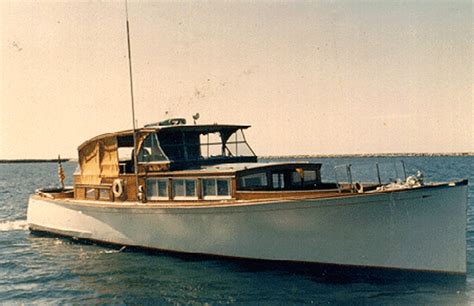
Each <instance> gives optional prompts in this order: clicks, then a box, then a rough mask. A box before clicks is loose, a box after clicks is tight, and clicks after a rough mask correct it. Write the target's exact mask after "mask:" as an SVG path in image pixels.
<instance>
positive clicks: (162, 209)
mask: <svg viewBox="0 0 474 306" xmlns="http://www.w3.org/2000/svg"><path fill="white" fill-rule="evenodd" d="M248 127H249V126H247V125H224V124H212V125H205V124H198V125H196V124H194V125H188V124H185V121H184V120H182V119H180V120H170V121H167V122H162V123H161V125H159V124H154V125H153V124H152V125H148V126H146V127H143V128H139V129H136V130H129V131H122V132H116V133H109V134H104V135H100V136H97V137H94V138H92V139H90V140H88V141H86V142H84V143H83V144H82V145H80V146H79V148H78V151H79V167H78V170H77V171H76V173H74V186H73V187H72V188H71V189H65V190H64V191H61V190H59V191H58V190H53V191H48V190H38V191H37V193H36V194H35V195H32V196H31V197H30V200H29V204H28V224H29V228H30V229H31V230H32V231H44V232H49V233H53V234H59V235H64V236H70V237H76V238H80V239H87V240H92V241H99V242H105V243H111V244H117V245H123V246H137V247H144V248H152V249H158V250H167V251H173V252H183V253H191V254H210V255H217V256H223V257H238V258H250V259H261V260H278V261H296V262H310V263H322V264H335V265H347V266H358V267H376V268H390V269H403V270H415V271H431V272H441V273H453V274H465V273H466V238H465V233H466V205H467V188H468V187H467V180H460V181H456V182H447V183H429V184H428V183H425V182H423V180H422V178H421V177H419V176H418V177H417V176H409V177H408V178H407V179H404V180H403V181H398V182H395V183H394V182H392V183H390V184H382V183H381V182H376V183H359V182H352V181H351V180H347V182H345V183H341V182H332V183H331V182H324V181H323V180H322V179H321V164H319V163H309V162H284V163H263V162H259V161H258V159H257V157H256V155H255V154H254V152H253V151H252V149H251V148H250V146H249V145H248V143H247V141H246V139H245V136H244V130H246V129H247V128H248ZM134 136H135V137H134ZM134 148H136V150H135V149H134ZM135 152H138V153H137V154H135ZM134 157H136V163H135V162H134Z"/></svg>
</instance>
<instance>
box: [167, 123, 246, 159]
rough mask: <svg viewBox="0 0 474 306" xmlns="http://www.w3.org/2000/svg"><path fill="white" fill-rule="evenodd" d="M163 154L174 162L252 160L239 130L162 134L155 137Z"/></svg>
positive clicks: (168, 132)
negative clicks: (247, 158) (237, 158)
mask: <svg viewBox="0 0 474 306" xmlns="http://www.w3.org/2000/svg"><path fill="white" fill-rule="evenodd" d="M158 138H159V142H160V145H161V148H162V149H163V152H164V153H165V154H166V156H167V157H168V158H169V160H171V161H174V162H190V161H193V162H195V161H204V160H210V161H214V160H221V159H229V158H235V157H255V154H254V153H253V151H252V149H250V147H249V145H248V144H247V142H246V140H245V137H244V134H243V131H241V130H237V131H235V130H225V129H223V130H212V131H208V130H195V131H180V130H176V131H174V130H166V129H165V130H162V131H160V132H159V133H158Z"/></svg>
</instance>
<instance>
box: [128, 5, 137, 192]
mask: <svg viewBox="0 0 474 306" xmlns="http://www.w3.org/2000/svg"><path fill="white" fill-rule="evenodd" d="M125 15H126V19H127V47H128V71H129V75H130V97H131V100H132V124H133V169H134V173H135V185H136V191H137V200H138V161H137V154H138V152H137V130H136V127H135V101H134V99H133V75H132V51H131V47H130V26H129V24H128V2H127V0H125Z"/></svg>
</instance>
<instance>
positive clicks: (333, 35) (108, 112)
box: [0, 1, 474, 158]
mask: <svg viewBox="0 0 474 306" xmlns="http://www.w3.org/2000/svg"><path fill="white" fill-rule="evenodd" d="M129 17H130V27H131V43H132V61H133V73H134V75H133V77H134V90H135V103H136V119H137V120H138V125H139V126H142V125H143V124H145V123H149V122H156V121H158V120H162V119H164V118H166V117H182V116H183V117H187V118H188V120H190V119H191V115H192V114H194V113H196V112H199V113H200V114H201V119H200V120H199V121H200V122H201V123H214V122H219V123H245V124H251V125H252V126H253V128H251V129H250V130H248V132H247V139H248V140H249V142H250V143H251V145H252V146H253V148H254V150H255V151H256V153H257V154H259V155H283V154H337V153H390V152H457V151H463V152H465V151H474V139H473V137H474V136H473V135H474V119H473V115H474V103H473V69H472V67H473V52H472V51H473V36H472V34H473V23H472V22H473V11H472V2H471V1H287V2H285V1H284V2H280V1H278V2H276V1H255V2H254V1H233V2H231V3H228V2H223V1H212V2H206V3H203V2H187V1H186V2H180V3H177V2H163V1H147V2H135V1H131V2H130V3H129ZM0 38H1V49H0V52H1V53H0V55H1V57H0V60H1V62H0V72H1V74H0V84H1V90H0V158H54V157H55V156H56V155H57V154H58V153H60V154H61V155H62V156H64V157H77V146H78V145H79V144H80V143H82V142H83V141H84V140H86V139H88V138H90V137H93V136H95V135H97V134H101V133H105V132H112V131H116V130H122V129H128V128H131V113H130V111H131V107H130V89H129V78H128V61H127V44H126V28H125V6H124V3H123V2H99V1H91V2H83V1H81V2H77V1H54V2H53V1H21V2H20V1H1V2H0Z"/></svg>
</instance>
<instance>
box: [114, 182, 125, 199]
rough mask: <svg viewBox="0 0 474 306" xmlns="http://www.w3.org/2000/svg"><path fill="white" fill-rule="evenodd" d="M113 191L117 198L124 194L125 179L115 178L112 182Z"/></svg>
mask: <svg viewBox="0 0 474 306" xmlns="http://www.w3.org/2000/svg"><path fill="white" fill-rule="evenodd" d="M112 192H113V193H114V196H115V197H116V198H120V197H121V196H122V194H123V181H122V180H121V179H116V180H114V183H113V184H112Z"/></svg>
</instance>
